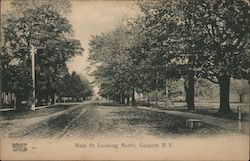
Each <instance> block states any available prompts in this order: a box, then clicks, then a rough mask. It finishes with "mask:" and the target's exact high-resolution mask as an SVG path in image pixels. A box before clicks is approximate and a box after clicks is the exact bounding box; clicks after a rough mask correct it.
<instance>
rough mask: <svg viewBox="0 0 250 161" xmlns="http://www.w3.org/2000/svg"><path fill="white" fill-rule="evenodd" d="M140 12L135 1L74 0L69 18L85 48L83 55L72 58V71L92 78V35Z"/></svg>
mask: <svg viewBox="0 0 250 161" xmlns="http://www.w3.org/2000/svg"><path fill="white" fill-rule="evenodd" d="M138 14H139V9H138V7H137V6H136V4H135V2H133V1H72V13H71V14H70V15H69V20H70V22H71V24H73V30H74V31H75V34H74V37H75V38H76V39H78V40H80V41H81V43H82V47H83V48H84V49H85V50H84V52H83V56H76V57H75V58H73V59H71V60H70V62H69V63H68V67H69V70H70V72H71V71H76V72H78V73H81V74H83V75H85V76H86V77H88V78H90V77H89V76H88V74H87V73H88V70H87V67H88V66H89V63H88V61H87V58H88V55H89V52H88V49H89V46H88V43H89V40H90V39H91V35H97V34H100V33H101V32H105V31H109V30H111V29H112V28H114V27H115V26H116V25H117V24H119V23H121V21H122V19H123V18H124V17H136V15H138ZM90 68H91V67H90Z"/></svg>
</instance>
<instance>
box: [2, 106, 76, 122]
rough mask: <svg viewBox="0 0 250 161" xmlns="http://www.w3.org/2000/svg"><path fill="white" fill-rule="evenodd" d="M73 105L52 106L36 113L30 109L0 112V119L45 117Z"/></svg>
mask: <svg viewBox="0 0 250 161" xmlns="http://www.w3.org/2000/svg"><path fill="white" fill-rule="evenodd" d="M75 105H77V104H63V105H54V106H49V107H47V108H41V109H38V110H36V111H32V110H30V109H23V110H16V111H5V112H1V119H3V120H12V119H23V118H32V117H39V116H45V115H49V114H53V113H56V112H58V111H62V110H66V109H68V108H70V107H72V106H75Z"/></svg>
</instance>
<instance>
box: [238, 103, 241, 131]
mask: <svg viewBox="0 0 250 161" xmlns="http://www.w3.org/2000/svg"><path fill="white" fill-rule="evenodd" d="M238 132H241V110H240V106H238Z"/></svg>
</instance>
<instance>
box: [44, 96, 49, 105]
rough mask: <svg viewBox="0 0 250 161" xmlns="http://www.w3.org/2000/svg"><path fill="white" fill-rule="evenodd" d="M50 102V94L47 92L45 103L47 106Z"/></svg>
mask: <svg viewBox="0 0 250 161" xmlns="http://www.w3.org/2000/svg"><path fill="white" fill-rule="evenodd" d="M48 102H49V96H48V94H47V93H46V94H45V105H46V106H47V105H48Z"/></svg>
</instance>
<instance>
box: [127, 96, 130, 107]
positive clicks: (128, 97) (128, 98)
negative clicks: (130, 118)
mask: <svg viewBox="0 0 250 161" xmlns="http://www.w3.org/2000/svg"><path fill="white" fill-rule="evenodd" d="M129 100H130V96H129V94H128V95H127V105H128V106H129V103H130V101H129Z"/></svg>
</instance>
